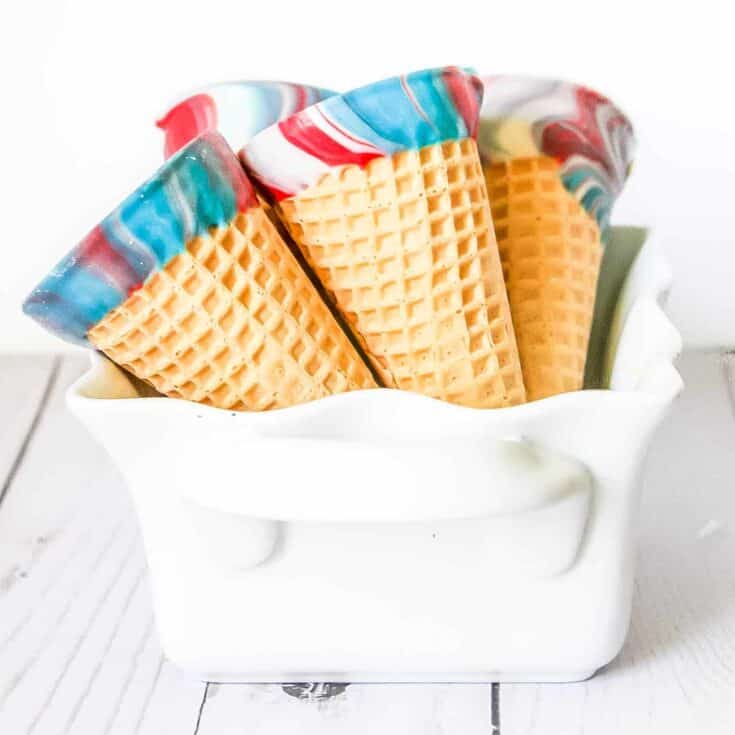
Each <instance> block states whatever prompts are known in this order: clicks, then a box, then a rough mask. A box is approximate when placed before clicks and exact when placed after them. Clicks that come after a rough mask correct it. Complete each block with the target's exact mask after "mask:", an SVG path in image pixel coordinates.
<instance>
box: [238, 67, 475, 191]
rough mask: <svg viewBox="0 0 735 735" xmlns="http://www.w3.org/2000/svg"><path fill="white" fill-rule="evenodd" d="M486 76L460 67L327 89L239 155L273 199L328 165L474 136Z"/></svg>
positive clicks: (299, 186) (315, 176)
mask: <svg viewBox="0 0 735 735" xmlns="http://www.w3.org/2000/svg"><path fill="white" fill-rule="evenodd" d="M481 103H482V83H481V82H480V80H479V79H477V77H475V76H473V75H472V74H470V73H469V72H467V71H464V70H462V69H459V68H457V67H447V68H444V69H429V70H425V71H419V72H415V73H413V74H407V75H405V76H401V77H393V78H391V79H386V80H384V81H381V82H377V83H375V84H371V85H368V86H366V87H362V88H360V89H357V90H354V91H352V92H348V93H347V94H343V95H338V96H334V97H330V98H328V99H326V100H324V101H323V102H319V103H318V104H316V105H313V106H311V107H308V108H306V109H305V110H303V111H301V112H298V113H296V114H295V115H292V116H291V117H289V118H286V119H285V120H282V121H281V122H279V123H277V124H275V125H272V126H271V127H269V128H266V129H265V130H264V131H263V132H261V133H259V134H258V135H256V136H255V137H254V138H253V139H252V140H251V141H250V142H249V143H248V144H246V145H245V147H244V148H243V149H242V151H241V154H240V155H241V158H242V159H243V162H244V163H245V165H246V166H247V167H248V169H249V170H250V171H251V172H252V173H253V175H254V176H255V177H256V178H258V179H259V180H260V182H261V183H262V184H263V185H264V186H265V187H266V188H267V189H268V190H269V192H270V193H271V195H272V196H273V197H274V198H275V199H278V200H280V199H285V198H287V197H290V196H293V195H294V194H297V193H298V192H299V191H301V190H303V189H305V188H307V187H309V186H311V185H312V184H314V183H316V182H317V181H318V180H319V178H320V177H321V176H322V175H323V174H325V173H327V172H329V171H330V170H332V169H334V168H337V167H340V166H346V165H350V164H355V165H358V166H365V165H366V164H367V163H368V162H369V161H371V160H372V159H374V158H379V157H382V156H390V155H393V154H394V153H397V152H399V151H405V150H418V149H420V148H423V147H425V146H428V145H433V144H436V143H442V142H444V141H448V140H462V139H464V138H468V137H475V136H476V134H477V124H478V119H479V109H480V104H481Z"/></svg>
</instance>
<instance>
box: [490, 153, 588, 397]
mask: <svg viewBox="0 0 735 735" xmlns="http://www.w3.org/2000/svg"><path fill="white" fill-rule="evenodd" d="M485 175H486V179H487V189H488V195H489V197H490V205H491V208H492V214H493V223H494V226H495V234H496V237H497V240H498V247H499V248H500V257H501V260H502V263H503V271H504V274H505V281H506V286H507V288H508V299H509V300H510V308H511V312H512V314H513V325H514V327H515V334H516V339H517V340H518V350H519V352H520V356H521V365H522V366H523V379H524V382H525V385H526V392H527V395H528V400H529V401H533V400H537V399H539V398H546V397H547V396H552V395H556V394H557V393H565V392H567V391H573V390H580V389H581V388H582V384H583V380H584V366H585V361H586V359H587V346H588V343H589V337H590V330H591V328H592V313H593V310H594V305H595V291H596V288H597V278H598V275H599V270H600V260H601V257H602V244H601V240H600V231H599V228H598V226H597V223H596V222H595V221H594V219H593V218H592V217H591V216H590V215H589V214H588V213H587V212H586V211H585V210H584V209H583V208H582V206H581V204H580V203H579V202H578V201H577V199H575V197H574V196H573V195H572V194H570V193H569V192H568V191H567V190H566V189H565V188H564V185H563V183H562V181H561V178H560V176H559V165H558V164H557V162H556V161H555V160H554V159H552V158H549V157H546V156H539V157H534V158H522V159H517V160H513V161H510V162H500V163H494V164H492V165H490V166H487V167H486V168H485Z"/></svg>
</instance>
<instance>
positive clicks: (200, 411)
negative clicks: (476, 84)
mask: <svg viewBox="0 0 735 735" xmlns="http://www.w3.org/2000/svg"><path fill="white" fill-rule="evenodd" d="M644 239H645V235H644V234H643V231H641V230H635V229H633V228H617V229H615V230H614V231H613V236H612V240H611V243H610V245H609V246H608V250H607V254H606V257H605V263H603V281H602V283H603V288H602V290H601V292H600V296H599V297H598V310H597V316H596V326H595V331H594V333H593V340H592V345H593V351H594V353H595V354H594V355H593V356H592V357H591V359H590V365H591V368H590V371H588V375H589V374H590V373H595V372H597V373H598V374H599V375H601V376H606V377H605V379H604V384H605V385H608V386H609V390H585V391H581V392H576V393H569V394H565V395H560V396H555V397H553V398H549V399H546V400H543V401H538V402H535V403H531V404H526V405H523V406H518V407H514V408H509V409H502V410H494V411H493V410H487V411H482V410H476V409H470V408H463V407H459V406H454V405H450V404H447V403H442V402H440V401H436V400H433V399H430V398H425V397H422V396H418V395H414V394H409V393H402V392H398V391H388V390H374V391H365V392H355V393H347V394H342V395H337V396H333V397H330V398H326V399H323V400H320V401H317V402H314V403H310V404H306V405H301V406H297V407H293V408H289V409H285V410H281V411H274V412H269V413H264V414H245V413H239V414H233V413H230V412H228V411H222V410H219V409H213V408H208V407H204V406H201V405H197V404H194V403H188V402H185V401H176V400H171V399H166V398H161V397H141V388H140V386H139V385H137V384H136V383H134V382H133V381H131V380H130V379H129V378H128V377H127V376H126V374H124V373H123V372H122V371H120V370H119V369H118V368H116V367H115V366H114V365H113V364H112V363H110V362H108V361H107V360H105V359H104V358H101V357H99V356H96V355H95V357H94V360H93V366H92V369H91V370H90V371H89V372H88V373H87V374H86V375H84V376H83V377H82V378H80V379H79V380H78V381H77V382H76V384H75V385H73V386H72V387H71V389H70V391H69V395H68V400H69V405H70V407H71V409H72V411H73V412H74V413H75V414H76V415H77V416H78V417H79V418H80V419H81V420H82V421H83V422H84V423H85V424H86V425H87V427H88V428H89V429H90V431H91V432H92V433H93V435H94V436H95V437H96V438H97V439H98V440H99V441H100V442H101V443H102V444H103V445H104V446H105V447H106V449H107V450H108V452H109V453H110V455H111V456H112V458H113V459H114V460H115V462H116V463H117V465H118V466H119V468H120V469H121V470H122V472H123V474H124V476H125V478H126V479H127V482H128V484H129V486H130V489H131V491H132V494H133V497H134V500H135V505H136V508H137V511H138V514H139V518H140V524H141V528H142V532H143V538H144V542H145V546H146V552H147V557H148V562H149V566H150V573H151V580H152V589H153V597H154V605H155V612H156V618H157V624H158V630H159V633H160V638H161V642H162V644H163V648H164V650H165V652H166V654H167V656H168V657H169V658H170V659H171V660H173V661H174V662H176V663H177V664H178V665H179V666H181V667H182V668H183V669H185V670H187V671H188V672H191V673H192V674H194V675H195V676H197V677H200V678H202V679H207V680H212V681H253V682H286V681H309V680H317V681H478V680H485V681H489V680H493V681H521V680H533V681H570V680H578V679H584V678H586V677H588V676H590V675H591V674H592V673H593V672H594V671H595V670H596V669H598V668H599V667H600V666H602V665H603V664H605V663H607V662H608V661H610V660H611V659H612V658H613V657H614V656H615V655H616V654H617V652H618V651H619V650H620V648H621V646H622V643H623V639H624V637H625V634H626V630H627V627H628V620H629V614H630V604H631V590H632V582H633V558H634V555H633V551H634V544H633V538H632V534H633V521H634V516H635V510H636V507H637V500H638V494H639V482H638V478H639V469H640V466H641V462H642V460H643V458H644V455H645V453H646V449H647V447H648V444H649V441H650V438H651V436H652V434H653V432H654V430H655V429H656V427H657V426H658V424H659V423H660V421H661V420H662V418H663V416H664V414H665V412H666V410H667V408H668V407H669V405H670V403H671V401H672V399H673V398H674V397H675V396H676V394H677V393H678V392H679V391H680V389H681V387H682V384H681V380H680V378H679V375H678V373H677V372H676V370H675V369H674V367H673V365H672V360H673V358H674V357H675V355H676V354H677V353H678V352H679V350H680V337H679V335H678V333H677V331H676V330H675V329H674V327H673V326H672V324H671V323H670V322H669V321H668V319H667V318H666V317H665V316H664V313H663V311H662V310H661V307H660V302H661V301H662V299H663V298H664V296H665V294H666V291H667V289H668V287H669V284H670V273H669V269H668V267H667V266H666V263H665V261H663V260H662V258H661V256H660V254H659V253H658V251H657V249H656V247H655V246H654V244H653V243H652V242H648V243H647V244H646V245H645V247H644V248H643V249H642V250H641V251H640V253H639V254H638V255H637V257H636V258H635V262H634V264H633V266H632V268H631V269H630V273H629V274H628V275H627V278H625V284H624V286H623V287H622V289H620V288H619V286H620V283H621V282H622V280H623V278H624V275H625V273H626V272H627V270H628V268H629V266H630V261H631V258H632V256H633V255H634V254H635V253H636V252H637V250H638V249H639V247H640V245H641V244H642V242H643V240H644ZM602 344H606V351H605V354H604V355H603V353H602V351H601V348H600V345H602ZM598 353H599V354H598ZM593 380H594V379H593ZM597 380H599V378H597Z"/></svg>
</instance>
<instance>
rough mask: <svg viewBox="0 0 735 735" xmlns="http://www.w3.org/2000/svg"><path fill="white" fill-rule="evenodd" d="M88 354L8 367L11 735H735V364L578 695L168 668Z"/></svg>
mask: <svg viewBox="0 0 735 735" xmlns="http://www.w3.org/2000/svg"><path fill="white" fill-rule="evenodd" d="M84 366H85V361H84V360H83V359H82V358H81V357H80V356H72V357H63V358H62V357H11V356H8V357H0V419H2V420H0V734H1V735H22V734H24V733H34V734H35V735H42V734H49V735H51V734H56V733H83V734H84V735H103V734H105V733H115V734H116V735H132V734H133V733H145V734H146V735H167V734H168V733H172V734H175V735H179V734H183V735H189V734H192V735H193V734H195V733H198V734H199V735H224V734H228V735H229V734H230V733H232V734H233V735H234V734H236V733H237V734H240V733H242V734H245V733H247V734H248V735H251V734H252V735H264V734H269V735H270V734H273V735H275V734H276V733H278V735H290V734H291V733H326V734H330V733H345V734H349V735H361V734H363V733H364V734H367V733H371V734H372V733H380V734H381V735H394V734H395V735H414V734H419V733H421V734H423V733H431V734H436V735H439V734H440V733H442V734H446V735H455V734H456V735H475V734H476V733H477V734H480V733H485V734H487V733H491V732H493V731H494V732H496V733H497V732H501V733H503V735H519V734H521V733H523V734H527V735H533V734H539V735H540V734H541V733H544V734H545V735H546V734H547V733H548V734H553V735H565V734H566V733H590V734H591V735H605V734H606V733H616V734H619V733H626V734H632V735H636V734H637V733H646V734H649V733H667V734H670V733H687V734H690V733H697V734H699V733H702V734H703V735H718V734H719V733H723V734H724V733H727V734H728V735H732V733H735V358H733V357H727V356H721V355H715V354H700V353H692V354H687V355H685V356H684V358H683V359H682V360H681V362H680V369H681V372H682V374H683V376H684V379H685V381H686V382H687V390H686V392H685V394H684V396H683V397H682V398H681V399H680V401H679V402H678V403H677V405H676V407H675V409H674V411H673V413H672V415H671V417H670V419H669V420H668V422H667V424H666V425H665V426H664V428H663V429H662V431H661V432H660V433H659V435H658V436H657V439H656V441H655V443H654V446H653V448H652V451H651V454H650V459H649V462H648V465H647V469H646V472H645V494H644V500H643V505H642V509H641V529H640V531H641V532H640V545H639V567H638V577H637V579H638V582H637V588H636V597H635V608H634V612H633V621H632V625H631V630H630V635H629V637H628V641H627V643H626V645H625V648H624V650H623V652H622V654H621V655H620V656H619V657H618V659H617V660H616V661H614V662H613V663H612V664H611V665H610V666H608V667H607V668H606V669H605V670H604V671H602V672H600V673H599V674H598V675H597V676H596V677H595V678H593V679H592V680H590V681H588V682H584V683H581V684H569V685H543V686H536V685H529V684H526V685H505V684H504V685H502V686H498V685H441V684H437V685H352V686H348V687H346V688H345V687H344V686H330V685H317V684H315V685H303V686H292V687H283V688H282V687H280V686H273V685H269V686H252V685H250V686H245V685H243V686H235V685H215V684H209V685H205V684H202V683H199V682H195V681H191V680H188V679H187V678H185V677H184V676H183V675H182V674H181V673H180V672H179V671H178V670H176V669H175V668H174V667H173V666H171V665H169V664H168V663H167V662H166V661H164V660H163V659H162V657H161V653H160V650H159V647H158V643H157V639H156V633H155V629H154V626H153V619H152V615H151V606H150V600H149V590H148V586H147V580H146V571H145V560H144V557H143V553H142V549H141V544H140V538H139V536H138V530H137V526H136V521H135V517H134V515H133V513H132V510H131V507H130V503H129V501H128V497H127V494H126V491H125V488H124V486H123V483H122V481H121V478H120V476H119V475H118V474H117V472H116V471H115V469H114V468H113V467H112V465H111V463H110V462H109V460H108V459H107V457H106V456H105V455H104V454H103V452H102V451H101V450H100V449H99V448H98V447H97V446H96V445H95V444H94V443H93V442H92V440H91V439H90V438H89V436H88V435H87V434H86V433H85V431H84V430H83V429H82V427H81V426H80V425H79V424H77V422H76V421H75V420H74V419H73V418H72V417H71V416H70V415H69V414H68V413H67V411H66V410H65V407H64V398H63V396H64V390H65V388H66V386H67V385H68V384H69V382H70V381H71V380H72V379H74V378H75V377H76V376H77V375H78V374H79V373H80V372H81V371H82V370H83V369H84Z"/></svg>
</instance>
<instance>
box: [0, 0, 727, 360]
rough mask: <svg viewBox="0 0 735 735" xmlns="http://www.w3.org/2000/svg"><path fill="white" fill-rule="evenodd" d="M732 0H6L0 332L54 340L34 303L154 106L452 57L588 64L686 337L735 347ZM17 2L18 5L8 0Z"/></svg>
mask: <svg viewBox="0 0 735 735" xmlns="http://www.w3.org/2000/svg"><path fill="white" fill-rule="evenodd" d="M726 5H727V4H726V3H724V2H715V1H714V0H700V2H696V3H681V4H679V3H659V2H648V3H646V2H643V0H640V1H639V2H616V3H612V2H600V3H594V2H590V0H586V1H585V2H551V3H523V2H504V3H493V2H491V1H490V0H481V1H480V2H469V1H468V0H458V1H457V2H446V1H445V2H442V3H432V2H429V1H428V0H424V2H415V1H407V0H403V1H402V0H392V1H391V2H383V1H382V0H381V1H374V2H369V3H366V2H363V3H351V2H349V0H343V1H342V2H335V3H329V2H322V3H320V2H318V1H317V0H310V1H309V2H298V3H297V2H284V0H280V2H267V0H261V1H260V2H257V3H255V2H249V1H248V0H239V1H238V2H232V3H229V2H224V1H223V0H208V1H207V2H191V0H177V1H176V2H168V1H165V2H156V0H127V1H126V2H124V3H119V4H118V3H114V2H103V1H101V0H68V1H67V2H61V1H60V0H38V1H37V2H23V3H12V4H11V3H3V8H4V9H3V10H0V14H2V17H0V33H1V34H2V37H1V38H0V57H1V58H0V64H1V65H0V69H1V70H2V71H0V74H1V75H2V80H3V85H2V97H1V98H0V99H2V100H3V103H4V104H3V107H4V110H3V114H2V115H0V126H1V130H0V134H1V135H2V158H1V159H0V165H1V166H2V170H1V172H0V187H2V191H0V201H1V202H2V212H1V213H0V214H1V216H2V224H3V234H4V236H3V242H2V248H3V261H2V262H3V264H4V268H3V272H2V274H0V350H3V349H6V350H16V349H57V348H58V347H60V346H61V345H60V343H59V342H57V341H56V340H55V339H54V338H52V337H50V336H49V335H46V334H45V333H44V332H43V331H42V330H41V329H40V328H38V327H37V326H36V325H35V324H34V323H32V322H31V321H30V320H28V319H27V318H25V317H23V316H22V314H21V313H20V302H21V301H22V299H23V297H24V296H25V294H26V293H27V292H28V291H29V290H30V289H31V288H32V287H33V286H34V285H35V283H36V282H37V281H38V280H39V278H40V277H41V276H42V275H43V274H44V273H45V271H46V270H48V268H49V267H50V266H51V265H53V263H54V262H56V260H58V259H59V258H60V257H61V255H62V254H63V253H64V252H65V251H66V250H67V249H68V248H69V247H70V246H72V245H73V244H74V243H75V242H76V241H77V240H78V239H80V238H81V237H82V236H83V235H84V234H85V233H86V232H87V230H89V229H90V227H91V226H92V225H94V224H95V223H96V222H97V221H98V220H99V219H100V218H101V217H102V216H104V215H105V214H106V213H107V212H108V211H109V210H110V209H111V208H112V207H113V206H114V205H116V204H117V203H118V201H119V200H120V199H121V198H122V197H123V196H125V195H126V194H127V193H128V192H129V191H130V190H131V189H132V188H133V187H134V186H135V185H136V184H138V183H139V182H140V181H142V180H143V179H144V178H146V177H147V175H148V174H149V173H151V172H152V171H153V170H154V169H155V167H156V166H157V165H158V163H159V162H160V160H161V150H162V135H161V133H160V131H158V130H157V129H156V128H155V127H154V126H153V122H154V120H155V119H156V117H157V116H158V115H159V114H161V113H162V112H163V111H165V109H166V107H167V105H168V103H169V102H170V101H172V100H174V99H175V98H176V97H177V96H178V95H179V94H180V93H181V92H185V91H188V90H190V89H192V88H194V87H196V86H198V85H202V84H206V83H209V82H213V81H222V80H228V79H237V78H252V79H258V78H266V79H286V80H293V81H301V82H307V83H313V84H319V85H322V86H326V87H333V88H336V89H345V88H349V87H352V86H355V85H358V84H362V83H366V82H370V81H372V80H374V79H377V78H381V77H384V76H387V75H391V74H395V73H400V72H404V71H410V70H414V69H419V68H422V67H426V66H437V65H442V64H460V65H472V66H474V67H476V68H477V69H478V70H479V71H481V72H524V73H535V74H540V75H546V76H558V77H564V78H569V79H572V80H575V81H581V82H585V83H587V84H590V85H592V86H594V87H596V88H597V89H598V90H599V91H602V92H603V93H606V94H608V95H609V96H611V97H613V99H615V100H616V101H617V102H618V103H619V104H620V105H621V106H622V107H623V108H624V109H625V110H626V111H627V112H628V114H629V115H630V116H631V117H632V119H633V121H634V123H635V124H636V128H637V131H638V136H639V140H640V145H639V152H638V158H637V163H636V166H635V170H634V173H633V176H632V179H631V180H630V182H629V185H628V188H627V190H626V191H625V193H624V195H623V197H622V199H621V200H620V202H619V205H618V207H617V209H616V211H615V212H614V214H613V221H614V222H618V223H631V224H649V225H651V226H654V227H655V228H656V230H657V232H658V236H659V237H660V239H661V241H662V243H663V244H664V246H665V248H666V249H667V250H668V252H669V254H670V259H671V261H672V263H673V266H674V270H675V277H676V283H675V288H674V291H673V293H672V298H671V301H670V311H671V314H672V316H673V318H674V320H675V321H676V322H677V324H678V325H679V326H680V327H681V329H682V331H683V334H684V337H685V340H686V344H687V346H689V347H721V346H725V347H728V346H730V347H731V346H735V201H734V199H735V185H734V184H733V182H734V180H735V153H734V150H735V115H734V114H733V113H734V112H735V84H734V83H733V72H732V68H733V62H735V53H734V52H733V44H734V43H735V41H733V34H732V22H731V20H730V19H728V17H726V16H729V13H727V14H726V11H725V10H723V9H722V8H724V7H726ZM9 8H12V10H10V9H9Z"/></svg>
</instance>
